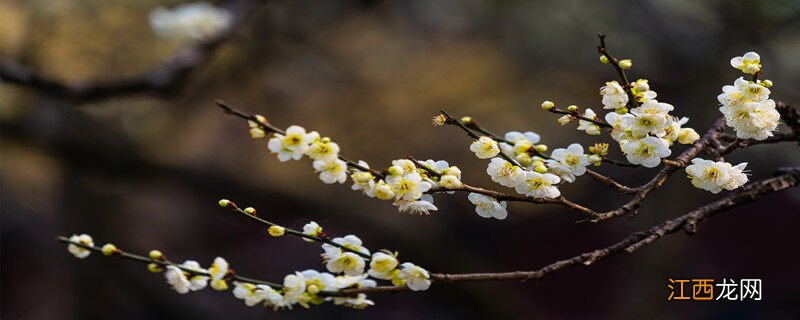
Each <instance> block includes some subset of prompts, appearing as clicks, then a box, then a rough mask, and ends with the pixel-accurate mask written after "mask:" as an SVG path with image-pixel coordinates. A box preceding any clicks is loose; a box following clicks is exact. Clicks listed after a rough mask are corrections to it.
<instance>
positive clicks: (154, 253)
mask: <svg viewBox="0 0 800 320" xmlns="http://www.w3.org/2000/svg"><path fill="white" fill-rule="evenodd" d="M148 256H150V259H153V260H160V261H163V260H164V254H163V253H161V251H158V250H150V254H148Z"/></svg>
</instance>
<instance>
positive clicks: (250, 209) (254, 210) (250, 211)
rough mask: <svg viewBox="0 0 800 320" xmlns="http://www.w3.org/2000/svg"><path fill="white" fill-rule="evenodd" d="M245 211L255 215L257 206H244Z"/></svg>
mask: <svg viewBox="0 0 800 320" xmlns="http://www.w3.org/2000/svg"><path fill="white" fill-rule="evenodd" d="M244 213H246V214H249V215H251V216H252V215H255V214H256V208H253V207H247V208H244Z"/></svg>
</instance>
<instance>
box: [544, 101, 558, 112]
mask: <svg viewBox="0 0 800 320" xmlns="http://www.w3.org/2000/svg"><path fill="white" fill-rule="evenodd" d="M555 107H556V105H555V103H553V102H551V101H545V102H542V109H545V110H550V109H553V108H555Z"/></svg>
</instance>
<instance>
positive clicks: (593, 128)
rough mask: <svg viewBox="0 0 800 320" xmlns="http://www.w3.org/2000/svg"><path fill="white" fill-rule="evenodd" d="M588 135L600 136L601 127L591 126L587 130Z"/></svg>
mask: <svg viewBox="0 0 800 320" xmlns="http://www.w3.org/2000/svg"><path fill="white" fill-rule="evenodd" d="M586 133H587V134H589V135H592V136H597V135H600V126H598V125H591V126H589V127H588V128H586Z"/></svg>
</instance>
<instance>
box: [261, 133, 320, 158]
mask: <svg viewBox="0 0 800 320" xmlns="http://www.w3.org/2000/svg"><path fill="white" fill-rule="evenodd" d="M313 138H314V136H313V135H309V134H307V133H306V129H304V128H303V127H301V126H290V127H289V128H287V129H286V134H285V135H284V134H280V133H276V134H275V135H274V136H273V137H272V139H269V142H268V143H267V147H268V148H269V151H271V152H272V153H277V154H278V160H280V161H281V162H285V161H289V159H294V160H300V158H302V157H303V155H304V154H305V153H306V151H308V148H309V144H310V143H311V142H312V139H313Z"/></svg>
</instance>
